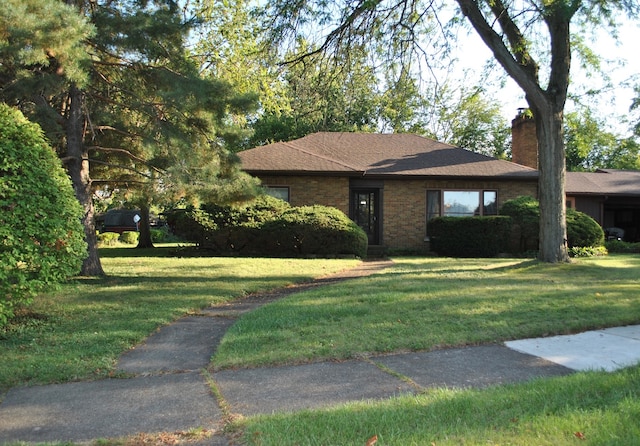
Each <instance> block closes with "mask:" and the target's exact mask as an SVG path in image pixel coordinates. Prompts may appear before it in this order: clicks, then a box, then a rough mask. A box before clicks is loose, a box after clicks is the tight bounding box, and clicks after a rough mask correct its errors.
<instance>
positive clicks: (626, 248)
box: [604, 240, 640, 254]
mask: <svg viewBox="0 0 640 446" xmlns="http://www.w3.org/2000/svg"><path fill="white" fill-rule="evenodd" d="M604 246H605V247H606V248H607V251H609V252H610V253H618V254H640V243H629V242H623V241H622V240H608V241H606V242H605V243H604Z"/></svg>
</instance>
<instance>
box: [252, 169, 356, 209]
mask: <svg viewBox="0 0 640 446" xmlns="http://www.w3.org/2000/svg"><path fill="white" fill-rule="evenodd" d="M261 180H262V184H263V185H264V186H271V187H288V188H289V202H290V203H291V205H292V206H307V205H311V204H320V205H323V206H331V207H334V208H337V209H340V210H341V211H342V212H344V213H345V214H347V215H349V179H348V178H347V177H312V176H291V177H290V176H278V177H261Z"/></svg>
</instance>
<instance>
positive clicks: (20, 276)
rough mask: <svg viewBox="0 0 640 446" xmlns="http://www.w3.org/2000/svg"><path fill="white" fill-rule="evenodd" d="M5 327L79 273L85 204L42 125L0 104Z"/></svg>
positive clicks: (0, 306) (1, 318) (0, 279)
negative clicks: (40, 297) (38, 297)
mask: <svg viewBox="0 0 640 446" xmlns="http://www.w3.org/2000/svg"><path fill="white" fill-rule="evenodd" d="M0 154H2V156H0V179H1V180H2V181H0V327H2V326H3V325H5V324H7V322H8V321H9V320H10V319H11V318H12V317H13V316H15V313H16V311H18V310H20V309H22V308H24V307H25V306H27V305H28V304H29V303H30V302H31V301H32V300H33V298H34V297H35V296H36V294H37V293H39V292H42V291H46V290H48V289H50V288H52V287H55V286H56V285H57V284H59V283H61V282H63V281H65V280H66V279H68V278H69V277H71V276H74V275H76V274H78V273H79V272H80V268H81V266H82V261H83V259H84V258H85V257H86V255H87V245H86V243H85V241H84V228H83V226H82V223H81V221H80V220H81V218H82V214H83V211H82V206H80V203H78V200H77V198H76V197H75V194H74V192H73V187H72V185H71V181H70V180H69V177H68V175H67V173H66V171H65V169H64V168H63V167H62V164H61V162H60V160H59V159H58V157H57V156H56V154H55V152H54V151H53V150H52V149H51V147H50V146H49V145H48V143H47V142H46V140H45V138H44V135H43V133H42V130H41V129H40V127H39V126H38V125H37V124H34V123H31V122H29V121H28V120H27V119H26V118H25V117H24V116H23V115H22V113H20V112H19V111H17V110H15V109H13V108H11V107H9V106H8V105H6V104H0Z"/></svg>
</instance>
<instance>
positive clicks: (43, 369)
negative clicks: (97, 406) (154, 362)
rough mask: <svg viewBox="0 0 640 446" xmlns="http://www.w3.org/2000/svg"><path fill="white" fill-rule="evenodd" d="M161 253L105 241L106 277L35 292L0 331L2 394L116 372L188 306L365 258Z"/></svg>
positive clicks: (284, 282)
mask: <svg viewBox="0 0 640 446" xmlns="http://www.w3.org/2000/svg"><path fill="white" fill-rule="evenodd" d="M164 252H166V250H165V251H164ZM162 253H163V250H162V249H154V250H149V251H144V252H143V255H141V253H140V250H136V249H134V248H115V249H113V248H107V249H104V250H103V251H102V253H101V254H102V263H103V266H104V268H105V271H106V272H107V274H108V276H107V277H106V278H104V279H94V278H81V279H78V280H76V281H74V282H72V283H70V284H68V285H65V286H63V287H62V288H61V289H60V290H59V291H57V292H53V293H47V294H44V295H41V296H39V297H37V298H36V300H35V302H34V304H33V305H32V306H31V307H29V308H28V311H27V312H25V313H24V314H23V315H22V317H21V318H19V319H18V320H17V321H15V323H14V324H13V325H12V326H10V327H9V328H8V330H5V331H2V332H0V357H1V358H2V361H0V394H1V393H2V392H4V391H6V390H8V389H9V388H11V387H14V386H18V385H33V384H49V383H59V382H68V381H77V380H87V379H101V378H106V377H110V376H113V373H114V372H113V370H114V367H115V363H116V361H117V359H118V357H119V356H120V355H121V354H122V353H123V352H124V351H127V350H128V349H129V348H131V347H133V346H134V345H136V344H138V343H140V342H141V341H142V340H144V339H145V338H146V337H147V336H149V335H150V334H151V333H153V332H154V331H155V330H156V329H157V328H158V327H160V326H162V325H165V324H167V323H170V322H172V321H174V320H175V319H177V318H179V317H182V316H184V315H185V314H192V313H194V312H197V311H198V310H199V309H202V308H205V307H208V306H211V305H215V304H219V303H223V302H227V301H229V300H233V299H237V298H241V297H243V296H246V295H249V294H251V293H254V292H258V291H268V290H272V289H274V288H280V287H286V286H288V285H291V284H293V283H301V282H307V281H309V280H312V279H313V278H317V277H322V276H326V275H329V274H333V273H336V272H338V271H342V270H345V269H350V268H353V267H355V266H357V265H359V264H360V261H358V260H354V259H344V260H338V259H333V260H332V259H328V260H324V259H313V260H311V259H308V260H307V259H297V260H294V259H242V258H233V259H232V258H176V257H163V256H162ZM0 398H1V396H0Z"/></svg>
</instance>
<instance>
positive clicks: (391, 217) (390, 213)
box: [262, 176, 537, 251]
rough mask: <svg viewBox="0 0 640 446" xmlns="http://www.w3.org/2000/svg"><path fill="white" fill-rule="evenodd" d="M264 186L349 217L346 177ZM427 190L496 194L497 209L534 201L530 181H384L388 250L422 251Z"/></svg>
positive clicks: (275, 180) (267, 181)
mask: <svg viewBox="0 0 640 446" xmlns="http://www.w3.org/2000/svg"><path fill="white" fill-rule="evenodd" d="M262 184H264V185H265V186H274V187H275V186H280V187H285V186H286V187H289V196H290V202H291V204H292V205H293V206H304V205H310V204H321V205H325V206H332V207H335V208H337V209H340V210H341V211H342V212H344V213H345V214H347V215H349V179H348V178H346V177H343V178H341V177H311V176H309V177H305V176H291V177H289V176H286V177H285V176H278V177H262ZM427 189H440V190H442V189H449V190H466V189H472V190H497V191H498V208H500V207H501V206H502V204H503V203H504V202H505V201H507V200H511V199H513V198H517V197H519V196H522V195H531V196H533V197H537V180H533V181H508V182H502V181H465V180H451V181H435V180H385V181H384V189H383V193H382V200H383V203H382V210H383V217H382V218H383V222H382V231H383V232H382V241H383V244H384V245H385V246H387V247H388V248H391V249H405V250H416V251H421V250H426V249H428V243H427V242H426V241H425V235H426V213H427V211H426V206H427V204H426V201H427V198H426V196H427V194H426V191H427Z"/></svg>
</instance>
